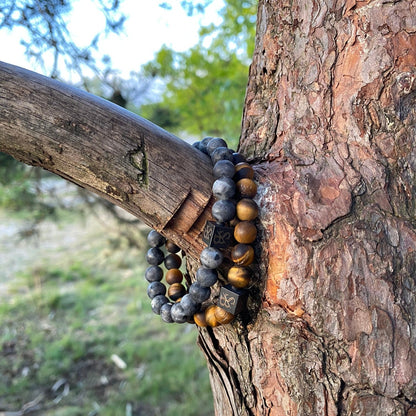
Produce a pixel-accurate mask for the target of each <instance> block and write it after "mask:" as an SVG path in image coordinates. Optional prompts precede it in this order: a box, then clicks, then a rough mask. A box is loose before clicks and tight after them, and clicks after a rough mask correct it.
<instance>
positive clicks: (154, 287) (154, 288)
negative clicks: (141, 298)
mask: <svg viewBox="0 0 416 416" xmlns="http://www.w3.org/2000/svg"><path fill="white" fill-rule="evenodd" d="M165 293H166V286H165V285H164V284H163V283H160V282H152V283H150V285H149V286H148V287H147V296H149V298H150V299H153V298H155V297H156V296H157V295H164V294H165Z"/></svg>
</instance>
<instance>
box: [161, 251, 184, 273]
mask: <svg viewBox="0 0 416 416" xmlns="http://www.w3.org/2000/svg"><path fill="white" fill-rule="evenodd" d="M181 264H182V259H181V258H180V257H179V256H178V255H177V254H174V253H170V254H168V255H167V256H166V257H165V267H166V268H167V269H168V270H170V269H179V267H181Z"/></svg>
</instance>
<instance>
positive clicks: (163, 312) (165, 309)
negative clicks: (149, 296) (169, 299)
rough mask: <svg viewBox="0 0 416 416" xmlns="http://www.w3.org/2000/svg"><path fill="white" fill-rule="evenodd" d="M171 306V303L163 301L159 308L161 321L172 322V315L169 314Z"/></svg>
mask: <svg viewBox="0 0 416 416" xmlns="http://www.w3.org/2000/svg"><path fill="white" fill-rule="evenodd" d="M171 308H172V304H171V303H165V304H164V305H162V307H161V308H160V317H161V318H162V321H163V322H166V323H168V324H171V323H172V322H173V319H172V316H171V314H170V310H171Z"/></svg>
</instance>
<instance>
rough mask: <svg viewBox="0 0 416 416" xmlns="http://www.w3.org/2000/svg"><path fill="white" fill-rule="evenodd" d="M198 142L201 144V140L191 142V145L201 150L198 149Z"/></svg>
mask: <svg viewBox="0 0 416 416" xmlns="http://www.w3.org/2000/svg"><path fill="white" fill-rule="evenodd" d="M200 144H201V142H200V141H197V142H193V143H192V147H195V149H198V150H201V149H200Z"/></svg>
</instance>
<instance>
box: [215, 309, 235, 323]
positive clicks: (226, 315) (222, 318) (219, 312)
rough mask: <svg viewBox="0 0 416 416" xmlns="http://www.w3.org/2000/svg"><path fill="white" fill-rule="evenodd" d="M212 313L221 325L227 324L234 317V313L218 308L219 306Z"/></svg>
mask: <svg viewBox="0 0 416 416" xmlns="http://www.w3.org/2000/svg"><path fill="white" fill-rule="evenodd" d="M214 315H215V318H216V319H217V322H219V323H220V324H222V325H225V324H229V323H230V322H231V321H232V320H233V319H234V315H233V314H232V313H230V312H227V311H226V310H225V309H223V308H220V307H219V306H217V307H216V308H215V309H214Z"/></svg>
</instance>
